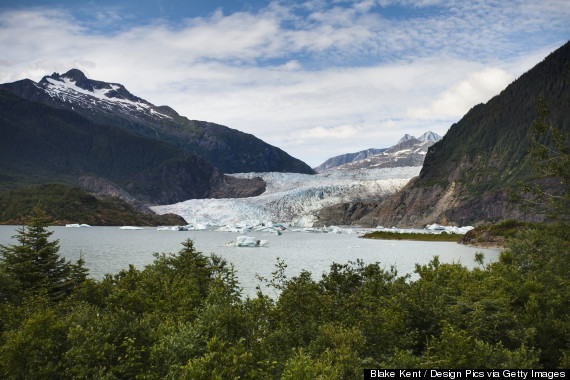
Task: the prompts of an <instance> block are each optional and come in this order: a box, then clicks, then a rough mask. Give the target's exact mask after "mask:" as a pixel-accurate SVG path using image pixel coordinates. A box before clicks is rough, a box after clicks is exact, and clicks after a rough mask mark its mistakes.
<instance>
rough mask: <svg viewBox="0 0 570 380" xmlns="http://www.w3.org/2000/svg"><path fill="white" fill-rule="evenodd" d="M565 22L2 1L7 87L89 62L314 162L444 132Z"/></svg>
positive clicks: (399, 4)
mask: <svg viewBox="0 0 570 380" xmlns="http://www.w3.org/2000/svg"><path fill="white" fill-rule="evenodd" d="M568 20H570V1H568V0H543V1H530V0H510V1H502V0H477V1H475V0H474V1H464V0H456V1H454V0H451V1H450V0H445V1H444V0H417V1H414V0H349V1H335V0H329V1H325V0H309V1H293V0H291V1H258V0H245V1H215V0H195V1H169V0H162V1H161V0H155V1H142V0H137V1H135V0H128V1H117V0H91V1H79V2H78V1H71V0H59V1H55V0H54V1H52V0H41V1H40V0H17V1H16V0H14V1H11V0H3V1H1V2H0V51H2V54H1V55H0V82H2V83H3V82H12V81H15V80H19V79H23V78H30V79H33V80H36V81H38V80H40V79H41V78H42V77H43V76H44V75H49V74H51V73H53V72H59V73H63V72H65V71H67V70H69V69H70V68H78V69H80V70H82V71H84V72H85V73H86V74H87V76H88V77H90V78H92V79H97V80H102V81H107V82H117V83H121V84H124V85H125V86H126V87H127V89H128V90H129V91H131V92H132V93H133V94H135V95H137V96H140V97H142V98H144V99H146V100H148V101H150V102H151V103H153V104H156V105H169V106H171V107H173V108H174V109H175V110H176V111H178V112H179V113H180V114H182V115H184V116H186V117H188V118H190V119H196V120H207V121H211V122H215V123H219V124H223V125H227V126H229V127H231V128H235V129H239V130H242V131H244V132H247V133H252V134H254V135H256V136H258V137H260V138H262V139H263V140H265V141H267V142H268V143H270V144H273V145H276V146H278V147H280V148H282V149H284V150H285V151H287V152H288V153H290V154H292V155H293V156H295V157H298V158H300V159H302V160H304V161H305V162H307V163H308V164H310V165H311V166H316V165H318V164H320V163H321V162H323V161H324V160H325V159H327V158H329V157H331V156H335V155H338V154H342V153H348V152H354V151H358V150H362V149H366V148H371V147H373V148H382V147H387V146H390V145H393V144H394V143H395V142H396V141H397V140H398V138H399V137H401V136H402V135H404V134H405V133H409V134H412V135H420V134H422V133H423V132H425V131H426V130H433V131H434V132H437V133H439V134H442V135H443V134H444V133H445V132H446V131H447V129H448V128H449V126H450V125H451V124H453V123H454V122H456V121H458V120H459V119H460V118H461V116H463V115H464V114H465V113H466V112H467V111H468V110H469V109H470V108H471V107H472V106H474V105H476V104H478V103H481V102H486V101H488V100H489V99H490V98H491V97H492V96H494V95H496V94H498V93H499V92H500V91H501V90H502V89H503V88H505V87H506V86H507V85H508V84H509V83H511V82H512V81H513V80H514V79H516V78H517V77H518V76H520V75H521V74H522V73H524V72H525V71H527V70H529V69H530V68H532V67H533V66H534V65H535V64H537V63H538V62H539V61H540V60H542V59H543V58H544V57H545V56H546V55H548V54H549V53H550V52H552V51H553V50H555V49H556V48H558V47H560V46H561V45H563V44H564V43H566V42H567V41H568V40H569V39H570V22H568Z"/></svg>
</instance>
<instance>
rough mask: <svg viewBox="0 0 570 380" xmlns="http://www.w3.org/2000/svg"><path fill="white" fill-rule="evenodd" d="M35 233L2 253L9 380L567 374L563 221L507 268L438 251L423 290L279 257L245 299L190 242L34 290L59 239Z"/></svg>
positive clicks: (75, 270)
mask: <svg viewBox="0 0 570 380" xmlns="http://www.w3.org/2000/svg"><path fill="white" fill-rule="evenodd" d="M32 228H34V230H33V231H35V232H34V234H35V235H34V236H38V237H41V239H36V241H35V244H29V241H28V240H25V239H30V238H31V237H32V234H31V231H32V230H31V229H30V230H28V229H24V230H23V231H20V235H19V242H20V243H21V244H20V245H18V246H10V247H6V246H4V247H3V248H2V260H3V261H2V264H1V265H0V321H1V323H0V330H1V333H2V334H1V340H0V377H2V378H6V379H11V378H14V379H18V378H42V379H50V378H57V379H64V378H148V379H157V378H176V379H178V378H182V379H184V378H186V379H228V378H238V377H239V378H242V379H256V378H259V379H273V378H284V379H309V378H317V377H319V376H320V377H319V378H323V379H324V378H326V379H352V378H359V377H361V376H362V369H363V368H372V367H392V368H394V367H396V368H398V367H400V368H404V367H405V368H432V367H445V368H447V367H453V368H462V367H472V368H501V367H502V368H529V367H533V368H538V367H546V368H551V367H566V368H568V366H569V365H570V314H569V313H568V310H570V287H569V284H570V251H569V250H570V248H569V240H570V229H569V227H568V226H567V225H565V224H560V225H558V226H554V227H553V226H551V227H549V228H546V227H533V226H529V227H526V228H525V229H524V230H521V231H519V232H517V233H516V234H515V236H513V237H512V238H510V239H509V240H508V242H507V246H508V249H507V250H506V251H505V252H503V253H502V254H501V256H500V259H499V261H498V262H494V263H488V264H485V263H484V261H483V260H484V259H483V258H482V257H480V256H479V262H480V263H481V265H480V267H479V268H475V269H473V270H468V269H466V268H465V267H463V266H462V265H460V264H442V263H440V262H439V260H438V259H437V257H435V258H434V259H433V260H432V261H431V262H430V263H429V264H427V265H423V266H419V265H418V266H417V267H416V270H415V273H416V274H417V279H415V280H413V281H412V280H411V279H410V278H409V277H408V276H398V274H397V273H396V271H395V270H394V269H393V268H390V269H384V268H383V266H382V265H381V264H379V263H376V264H369V265H366V264H364V263H363V262H361V261H356V262H354V263H352V262H351V263H347V264H333V265H332V266H331V268H330V271H329V272H328V273H327V274H325V275H323V277H322V279H321V280H319V281H315V280H314V279H312V277H311V275H310V273H308V272H302V273H300V274H299V275H298V276H295V277H292V278H287V277H286V276H285V275H284V270H283V269H284V267H285V263H283V262H278V263H277V270H276V271H275V272H274V275H273V278H271V279H267V281H266V285H267V286H268V292H267V293H268V294H271V295H275V296H274V297H273V298H272V297H269V296H268V294H265V290H263V291H262V290H260V291H259V292H258V295H257V297H254V298H244V297H243V296H242V295H241V293H240V288H239V284H238V283H237V282H236V279H235V273H234V270H233V268H232V267H231V266H229V265H228V264H227V263H226V262H224V261H223V260H221V259H220V258H219V257H216V256H211V257H206V256H204V255H202V254H201V253H199V252H196V250H195V249H194V247H193V243H192V241H190V240H188V241H186V242H185V243H184V244H183V247H182V249H181V250H180V252H178V254H176V255H171V254H156V259H155V261H154V263H153V264H152V265H148V266H147V267H145V268H144V269H142V270H139V269H136V268H134V267H132V266H131V267H129V268H128V269H125V270H123V271H121V272H120V273H118V274H117V275H114V276H111V275H107V276H106V277H105V278H104V279H103V280H101V281H95V280H93V279H88V278H86V277H85V276H84V274H85V273H84V271H82V270H79V269H80V268H82V267H81V266H80V265H72V264H69V263H65V262H63V261H59V262H58V263H59V264H58V265H56V266H57V267H59V268H60V269H61V268H64V269H65V270H64V271H63V272H61V273H64V275H63V277H61V278H57V279H55V278H54V279H53V280H50V279H48V278H44V277H41V275H40V276H39V277H37V278H39V279H41V281H44V282H43V287H42V286H38V284H39V283H38V282H36V280H35V279H34V278H32V277H26V276H25V271H26V270H29V271H30V273H32V272H33V273H38V270H37V268H36V269H33V268H31V269H30V268H28V267H26V265H27V264H26V263H28V264H30V265H31V264H33V263H34V262H35V261H34V258H33V253H34V252H36V253H37V254H38V255H39V256H41V252H45V251H46V250H47V251H49V256H50V257H52V258H53V257H54V254H56V252H57V244H55V245H54V244H53V242H49V240H46V239H45V238H47V236H48V235H45V233H44V232H45V231H43V227H42V225H41V224H40V225H35V227H32ZM24 247H25V248H24ZM23 249H24V250H25V251H26V254H25V255H22V254H20V253H21V250H23ZM15 256H18V257H21V258H22V260H20V264H21V265H20V266H19V267H18V268H19V269H17V270H16V267H15V266H14V264H13V262H14V257H15ZM22 263H23V264H22ZM39 272H41V270H39ZM72 274H73V275H72ZM71 280H73V281H71ZM62 290H64V291H62Z"/></svg>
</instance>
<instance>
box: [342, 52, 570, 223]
mask: <svg viewBox="0 0 570 380" xmlns="http://www.w3.org/2000/svg"><path fill="white" fill-rule="evenodd" d="M569 61H570V42H568V43H566V44H565V45H564V46H562V47H561V48H559V49H558V50H556V51H555V52H553V53H552V54H550V55H549V56H548V57H546V58H545V59H544V60H543V61H542V62H540V63H539V64H537V65H536V66H535V67H534V68H532V69H531V70H529V71H528V72H527V73H525V74H523V75H522V76H521V77H520V78H518V79H517V80H515V81H514V82H513V83H511V84H510V85H509V86H508V87H507V88H506V89H504V90H503V91H502V92H501V93H500V94H499V95H497V96H495V97H494V98H492V99H491V100H489V101H488V102H487V103H486V104H479V105H477V106H475V107H473V108H472V109H471V110H470V111H469V112H468V113H467V114H466V115H465V116H464V117H463V118H462V119H461V120H460V121H459V122H457V123H456V124H453V125H452V126H451V128H450V129H449V131H448V132H447V133H446V135H445V136H444V137H443V139H442V140H441V141H439V142H437V143H436V144H434V145H433V146H432V147H431V148H430V149H429V150H428V152H427V155H426V157H425V160H424V164H423V167H422V170H421V172H420V175H419V176H418V177H417V178H415V179H413V180H412V181H410V183H408V184H407V185H406V187H404V189H402V190H401V191H400V192H399V193H397V194H396V195H394V196H392V197H389V198H388V199H386V200H384V201H383V202H381V203H379V204H378V205H377V206H376V207H374V209H373V210H372V211H371V212H369V213H368V214H367V215H366V216H365V217H363V218H360V219H357V220H353V222H354V223H356V224H361V225H369V226H376V225H379V224H380V225H385V226H424V225H426V224H428V223H433V222H438V223H442V224H443V223H457V224H461V225H464V224H471V223H476V222H480V221H498V220H504V219H508V218H517V219H526V220H540V219H541V217H542V216H541V215H540V214H533V215H525V214H522V212H521V211H520V210H519V209H518V207H515V206H514V205H513V204H511V203H509V202H508V200H507V195H508V191H507V190H508V188H509V187H516V186H517V184H518V183H519V182H521V181H523V182H524V181H528V180H529V179H530V178H531V175H532V170H531V165H530V157H529V154H528V147H529V145H530V140H529V137H528V135H527V131H528V128H529V126H530V125H531V124H532V122H533V120H535V119H537V118H538V116H539V113H538V111H537V107H538V104H539V99H540V98H542V99H543V100H544V101H545V103H546V104H547V105H548V107H549V109H550V113H549V114H548V119H547V120H548V122H550V123H551V124H552V125H554V126H556V127H558V128H561V129H562V130H563V133H566V136H570V130H569V129H570V88H569V87H570V83H569V78H568V76H567V75H566V76H565V75H564V73H565V72H567V71H568V62H569ZM568 145H570V141H568V142H567V146H568ZM542 186H543V187H544V188H549V187H552V186H556V181H545V182H543V183H542ZM369 208H370V207H369Z"/></svg>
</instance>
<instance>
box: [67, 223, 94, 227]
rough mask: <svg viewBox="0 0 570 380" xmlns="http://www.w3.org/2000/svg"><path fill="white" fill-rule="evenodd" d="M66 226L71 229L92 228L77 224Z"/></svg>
mask: <svg viewBox="0 0 570 380" xmlns="http://www.w3.org/2000/svg"><path fill="white" fill-rule="evenodd" d="M65 226H66V227H71V228H89V227H91V226H90V225H89V224H77V223H71V224H66V225H65Z"/></svg>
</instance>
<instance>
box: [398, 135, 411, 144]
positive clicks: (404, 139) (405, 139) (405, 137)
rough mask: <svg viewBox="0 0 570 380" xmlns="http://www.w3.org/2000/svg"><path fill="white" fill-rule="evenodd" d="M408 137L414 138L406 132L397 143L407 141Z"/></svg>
mask: <svg viewBox="0 0 570 380" xmlns="http://www.w3.org/2000/svg"><path fill="white" fill-rule="evenodd" d="M410 139H415V137H414V136H412V135H409V134H407V133H406V134H405V135H404V136H403V137H402V138H401V139H400V140H398V144H400V143H403V142H404V141H408V140H410Z"/></svg>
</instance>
